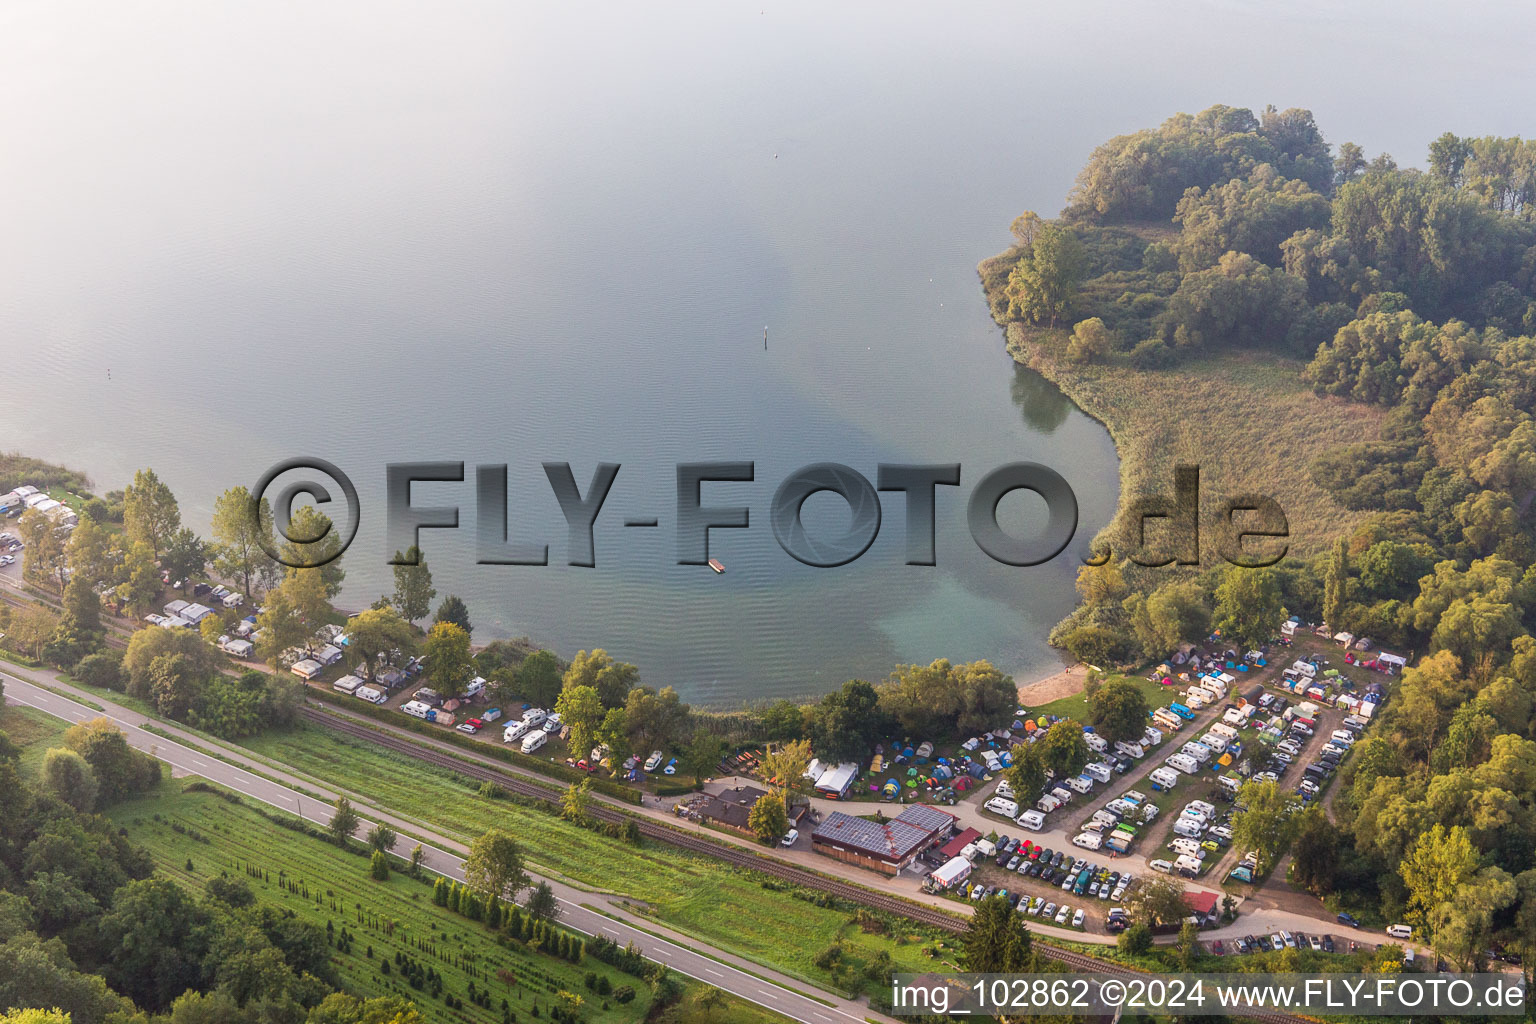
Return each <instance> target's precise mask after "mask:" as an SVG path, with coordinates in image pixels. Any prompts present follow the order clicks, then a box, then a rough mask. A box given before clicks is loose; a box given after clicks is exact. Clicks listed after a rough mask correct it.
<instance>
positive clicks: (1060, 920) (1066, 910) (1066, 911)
mask: <svg viewBox="0 0 1536 1024" xmlns="http://www.w3.org/2000/svg"><path fill="white" fill-rule="evenodd" d="M1071 916H1072V908H1071V907H1069V906H1067V905H1066V904H1065V903H1063V904H1062V905H1061V909H1060V910H1058V911H1056V923H1057V924H1066V923H1067V919H1068V918H1070V917H1071Z"/></svg>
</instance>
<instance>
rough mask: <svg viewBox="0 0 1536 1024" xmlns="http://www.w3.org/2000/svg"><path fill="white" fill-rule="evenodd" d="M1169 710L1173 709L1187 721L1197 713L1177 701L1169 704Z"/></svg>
mask: <svg viewBox="0 0 1536 1024" xmlns="http://www.w3.org/2000/svg"><path fill="white" fill-rule="evenodd" d="M1168 710H1169V711H1172V712H1173V713H1174V714H1176V715H1178V716H1179V717H1180V718H1182V719H1184V720H1185V721H1186V722H1187V721H1190V720H1192V719H1193V718H1194V717H1195V713H1194V712H1193V711H1191V710H1189V708H1187V707H1185V706H1184V705H1183V704H1180V703H1178V702H1177V701H1175V702H1174V703H1172V704H1169V705H1168Z"/></svg>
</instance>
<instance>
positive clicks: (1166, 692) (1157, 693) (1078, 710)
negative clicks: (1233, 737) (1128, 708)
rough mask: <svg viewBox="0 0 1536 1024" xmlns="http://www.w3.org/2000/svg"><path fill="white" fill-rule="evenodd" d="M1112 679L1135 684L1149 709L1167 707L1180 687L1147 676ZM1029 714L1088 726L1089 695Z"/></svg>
mask: <svg viewBox="0 0 1536 1024" xmlns="http://www.w3.org/2000/svg"><path fill="white" fill-rule="evenodd" d="M1111 679H1124V680H1125V681H1126V682H1128V683H1131V684H1133V685H1134V686H1135V687H1136V688H1137V689H1138V690H1140V691H1141V693H1142V696H1144V697H1146V698H1147V707H1148V708H1149V709H1155V708H1158V707H1166V706H1167V704H1168V702H1169V701H1170V700H1172V699H1173V698H1174V696H1175V695H1176V694H1177V692H1178V687H1176V686H1163V685H1162V684H1161V683H1154V682H1150V681H1149V680H1148V679H1147V678H1146V676H1135V675H1126V676H1121V675H1109V676H1106V677H1105V681H1106V682H1108V681H1109V680H1111ZM1029 713H1030V716H1031V717H1039V716H1040V715H1056V716H1057V717H1059V718H1070V719H1072V720H1073V721H1075V722H1079V723H1085V724H1086V723H1087V721H1088V695H1087V694H1086V693H1082V692H1079V693H1074V694H1073V695H1072V696H1070V697H1062V698H1060V699H1059V700H1053V701H1051V702H1050V703H1049V704H1042V705H1040V706H1039V707H1037V708H1030V709H1029ZM1149 724H1150V723H1149Z"/></svg>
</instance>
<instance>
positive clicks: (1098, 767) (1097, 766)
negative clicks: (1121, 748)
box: [1083, 761, 1111, 782]
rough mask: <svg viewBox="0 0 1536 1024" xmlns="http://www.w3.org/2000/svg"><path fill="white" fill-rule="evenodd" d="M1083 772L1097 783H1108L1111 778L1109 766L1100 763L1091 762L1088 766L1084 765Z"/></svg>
mask: <svg viewBox="0 0 1536 1024" xmlns="http://www.w3.org/2000/svg"><path fill="white" fill-rule="evenodd" d="M1083 772H1084V774H1086V775H1090V776H1092V777H1093V780H1094V781H1095V782H1108V781H1109V780H1110V777H1111V772H1110V770H1109V765H1107V764H1102V763H1100V762H1098V761H1090V762H1089V763H1088V764H1085V765H1083Z"/></svg>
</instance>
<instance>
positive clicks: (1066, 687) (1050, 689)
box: [1019, 661, 1088, 708]
mask: <svg viewBox="0 0 1536 1024" xmlns="http://www.w3.org/2000/svg"><path fill="white" fill-rule="evenodd" d="M1087 682H1088V666H1087V665H1085V664H1084V663H1083V662H1081V661H1079V662H1075V663H1073V664H1071V665H1068V666H1067V667H1066V668H1064V669H1062V670H1061V671H1060V672H1056V673H1053V674H1051V675H1048V676H1046V677H1045V678H1043V679H1036V680H1035V681H1034V682H1032V683H1022V684H1020V686H1019V707H1021V708H1029V707H1039V706H1040V705H1042V704H1049V703H1051V702H1052V701H1056V700H1061V699H1062V698H1063V697H1074V696H1076V695H1077V694H1079V693H1081V692H1082V691H1083V687H1084V685H1086V683H1087Z"/></svg>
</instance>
